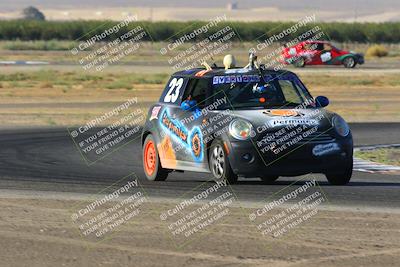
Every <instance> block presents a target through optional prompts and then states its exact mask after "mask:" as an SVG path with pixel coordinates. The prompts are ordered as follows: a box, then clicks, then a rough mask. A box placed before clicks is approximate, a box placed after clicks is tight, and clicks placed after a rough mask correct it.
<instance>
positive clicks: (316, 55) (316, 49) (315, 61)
mask: <svg viewBox="0 0 400 267" xmlns="http://www.w3.org/2000/svg"><path fill="white" fill-rule="evenodd" d="M312 49H313V50H312V57H311V62H310V63H309V64H310V65H321V64H324V63H323V61H322V60H321V53H322V51H323V50H324V44H323V43H312Z"/></svg>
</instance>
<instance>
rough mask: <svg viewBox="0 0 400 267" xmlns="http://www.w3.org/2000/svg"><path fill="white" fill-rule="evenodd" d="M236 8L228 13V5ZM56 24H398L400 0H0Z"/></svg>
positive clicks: (3, 8)
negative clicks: (309, 19)
mask: <svg viewBox="0 0 400 267" xmlns="http://www.w3.org/2000/svg"><path fill="white" fill-rule="evenodd" d="M230 3H231V4H232V3H237V9H234V10H228V8H227V6H228V4H230ZM30 5H33V6H36V7H38V8H39V9H41V10H42V11H43V12H44V13H45V15H46V17H47V18H49V19H53V20H72V19H104V18H109V19H114V20H119V19H120V18H121V17H123V16H124V15H126V14H128V13H131V14H132V13H135V14H138V16H139V18H140V19H145V20H154V21H158V20H183V21H184V20H193V19H208V18H212V17H215V16H217V15H221V14H224V13H226V14H227V16H228V17H229V19H231V20H242V21H257V20H269V21H271V20H296V19H298V18H301V17H303V16H305V15H309V14H312V13H316V14H317V19H318V20H320V21H350V22H351V21H360V22H363V21H373V22H381V21H400V1H399V0H380V1H376V0H333V1H328V0H286V1H285V0H281V1H276V0H236V1H235V0H231V1H230V0H212V1H198V0H185V1H182V0H168V1H165V0H152V1H148V0H135V1H132V0H113V1H109V0H69V1H65V0H19V1H16V0H1V1H0V18H2V19H9V18H16V17H18V16H19V13H20V11H21V10H22V9H23V8H25V7H27V6H30Z"/></svg>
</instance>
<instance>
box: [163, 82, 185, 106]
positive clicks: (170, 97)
mask: <svg viewBox="0 0 400 267" xmlns="http://www.w3.org/2000/svg"><path fill="white" fill-rule="evenodd" d="M182 85H183V78H179V79H177V78H173V79H172V80H171V81H170V82H169V84H168V87H169V90H168V92H167V94H166V95H165V97H164V102H172V103H174V102H175V101H176V100H177V99H178V96H179V90H180V89H181V88H182Z"/></svg>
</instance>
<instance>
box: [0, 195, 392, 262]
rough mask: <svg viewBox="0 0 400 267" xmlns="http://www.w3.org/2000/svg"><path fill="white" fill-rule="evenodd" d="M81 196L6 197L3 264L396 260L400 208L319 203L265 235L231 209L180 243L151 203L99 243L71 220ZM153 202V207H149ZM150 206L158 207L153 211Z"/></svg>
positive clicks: (0, 211)
mask: <svg viewBox="0 0 400 267" xmlns="http://www.w3.org/2000/svg"><path fill="white" fill-rule="evenodd" d="M75 204H76V200H66V199H63V198H59V199H44V198H32V197H30V198H15V197H13V198H8V197H4V195H3V196H2V197H1V198H0V246H1V248H2V249H1V250H0V253H1V255H0V258H1V266H307V267H309V266H395V265H397V264H398V262H399V260H400V245H399V240H400V230H399V229H400V213H393V212H390V213H389V212H383V211H376V212H371V211H366V210H362V209H358V208H354V209H351V210H347V211H345V210H338V209H334V208H333V209H329V208H328V209H325V208H321V209H319V210H318V213H317V214H316V215H315V216H314V217H312V218H310V219H309V220H308V221H306V222H304V223H303V224H301V225H298V226H297V227H296V228H294V229H292V230H291V231H290V232H289V233H287V234H286V235H285V236H280V237H276V238H273V237H272V236H262V235H261V234H260V232H259V231H258V229H256V227H255V225H253V224H252V223H251V222H250V221H249V219H248V218H247V217H246V216H245V215H244V214H246V212H248V210H247V209H248V208H243V207H242V208H240V207H236V208H231V210H230V214H229V215H228V216H227V217H226V219H225V220H224V221H223V222H221V223H217V225H214V226H212V228H211V229H210V230H207V235H204V236H200V237H199V238H198V239H196V241H195V242H191V243H189V244H188V245H186V246H183V247H180V248H177V247H176V246H175V245H174V244H173V242H171V240H170V238H169V236H168V235H170V233H168V229H167V226H166V225H165V224H164V223H163V222H162V221H161V220H160V219H159V217H158V216H157V214H155V213H154V210H162V209H166V208H170V207H172V205H171V203H166V202H163V203H157V202H151V203H146V205H151V207H152V209H147V208H145V209H143V214H141V216H140V217H137V218H136V219H134V220H132V221H129V222H128V223H127V224H124V225H121V226H119V228H118V229H117V231H116V232H115V233H113V234H112V236H111V237H109V238H106V239H105V240H103V241H101V242H95V241H91V240H88V239H85V238H83V237H81V235H80V234H79V230H78V229H77V227H76V226H75V225H74V224H73V223H72V221H71V207H73V206H74V205H75ZM148 207H149V206H148ZM150 210H152V212H148V211H150Z"/></svg>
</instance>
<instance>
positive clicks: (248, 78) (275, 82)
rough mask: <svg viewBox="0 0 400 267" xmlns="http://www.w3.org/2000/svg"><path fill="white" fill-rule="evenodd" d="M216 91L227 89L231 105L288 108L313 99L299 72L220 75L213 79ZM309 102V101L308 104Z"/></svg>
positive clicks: (236, 106) (229, 106)
mask: <svg viewBox="0 0 400 267" xmlns="http://www.w3.org/2000/svg"><path fill="white" fill-rule="evenodd" d="M213 85H214V89H215V90H216V92H221V91H222V92H224V94H225V95H226V96H227V97H228V100H229V101H227V103H226V105H223V106H221V107H220V109H229V108H234V109H238V108H260V109H261V108H287V107H296V106H299V105H301V104H303V103H307V102H308V103H310V99H312V97H311V95H310V93H309V92H308V91H307V89H306V88H305V87H304V85H303V84H302V83H301V82H300V80H299V79H298V78H297V76H296V75H293V74H283V75H282V74H279V75H265V76H264V79H262V78H261V76H260V75H236V76H217V77H214V80H213ZM307 106H308V105H307Z"/></svg>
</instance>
